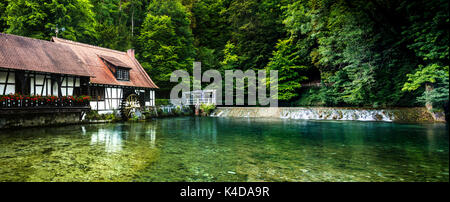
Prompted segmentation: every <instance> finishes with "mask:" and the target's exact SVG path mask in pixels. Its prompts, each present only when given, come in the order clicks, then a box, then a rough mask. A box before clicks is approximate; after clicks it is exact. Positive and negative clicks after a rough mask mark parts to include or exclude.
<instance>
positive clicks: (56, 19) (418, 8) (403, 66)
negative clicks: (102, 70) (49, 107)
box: [0, 0, 450, 109]
mask: <svg viewBox="0 0 450 202" xmlns="http://www.w3.org/2000/svg"><path fill="white" fill-rule="evenodd" d="M0 14H1V16H0V31H1V32H4V33H10V34H16V35H22V36H28V37H33V38H38V39H44V40H49V39H50V38H51V36H54V35H55V29H57V28H58V29H60V30H61V29H62V28H64V31H61V32H59V34H58V37H61V38H65V39H70V40H75V41H79V42H84V43H89V44H92V45H97V46H102V47H107V48H112V49H117V50H122V51H124V50H127V49H129V48H134V49H136V53H137V57H138V59H139V61H140V62H141V63H142V65H143V67H144V68H145V69H146V71H147V72H148V73H149V75H150V76H151V77H152V79H153V80H154V81H155V82H156V83H157V84H158V85H159V86H160V88H161V91H160V94H159V95H160V96H159V97H164V96H167V94H168V92H169V91H170V89H171V87H172V86H173V85H175V84H174V83H170V82H169V78H170V74H171V72H172V71H174V70H176V69H184V70H187V71H192V62H193V61H201V62H202V69H203V70H207V69H217V70H219V71H221V72H222V73H223V72H224V71H225V70H229V69H241V70H244V71H245V70H248V69H254V70H260V69H266V70H279V81H278V83H279V99H280V103H281V104H282V105H284V106H311V105H320V106H366V107H392V106H423V105H424V104H425V103H432V104H433V106H434V107H435V108H437V109H438V108H442V106H444V105H447V106H448V100H449V27H450V23H449V2H448V0H422V1H421V0H414V1H412V0H352V1H345V0H300V1H293V0H0Z"/></svg>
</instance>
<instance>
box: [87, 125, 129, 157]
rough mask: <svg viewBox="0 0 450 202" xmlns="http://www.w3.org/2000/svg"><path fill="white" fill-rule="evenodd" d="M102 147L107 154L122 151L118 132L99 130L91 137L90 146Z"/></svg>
mask: <svg viewBox="0 0 450 202" xmlns="http://www.w3.org/2000/svg"><path fill="white" fill-rule="evenodd" d="M98 144H100V145H104V146H105V150H106V151H107V152H117V151H121V150H122V137H121V135H120V132H119V131H115V130H109V129H101V128H99V129H98V131H97V132H94V133H92V135H91V145H98Z"/></svg>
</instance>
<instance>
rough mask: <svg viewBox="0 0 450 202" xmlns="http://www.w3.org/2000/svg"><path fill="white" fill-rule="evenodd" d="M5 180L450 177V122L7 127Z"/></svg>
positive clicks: (209, 120) (170, 121) (208, 120)
mask: <svg viewBox="0 0 450 202" xmlns="http://www.w3.org/2000/svg"><path fill="white" fill-rule="evenodd" d="M0 181H157V182H167V181H168V182H172V181H188V182H191V181H192V182H193V181H201V182H209V181H239V182H242V181H252V182H260V181H269V182H273V181H276V182H278V181H301V182H304V181H336V182H340V181H364V182H366V181H369V182H371V181H444V182H448V181H449V139H448V125H446V124H399V123H388V122H361V121H320V120H291V119H276V118H274V119H272V118H227V117H219V118H217V117H180V118H166V119H157V120H153V121H149V122H134V123H133V122H127V123H113V124H92V125H72V126H64V127H45V128H28V129H15V130H3V131H1V132H0Z"/></svg>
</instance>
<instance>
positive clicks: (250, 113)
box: [211, 107, 395, 122]
mask: <svg viewBox="0 0 450 202" xmlns="http://www.w3.org/2000/svg"><path fill="white" fill-rule="evenodd" d="M211 116H213V117H272V118H283V119H303V120H355V121H385V122H392V121H394V119H395V113H394V112H393V111H392V110H389V109H351V108H325V107H311V108H306V107H293V108H264V107H219V108H217V109H216V110H215V111H214V112H213V113H212V114H211Z"/></svg>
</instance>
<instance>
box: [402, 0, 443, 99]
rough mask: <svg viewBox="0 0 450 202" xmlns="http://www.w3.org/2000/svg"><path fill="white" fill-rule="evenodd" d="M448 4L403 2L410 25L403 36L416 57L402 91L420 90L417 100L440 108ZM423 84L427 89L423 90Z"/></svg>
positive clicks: (438, 2)
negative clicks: (420, 94) (417, 63)
mask: <svg viewBox="0 0 450 202" xmlns="http://www.w3.org/2000/svg"><path fill="white" fill-rule="evenodd" d="M448 6H449V4H448V1H439V0H437V1H426V2H412V3H409V4H406V3H404V4H403V7H404V9H405V10H406V11H409V12H408V14H409V18H408V20H409V22H410V25H409V26H408V27H407V28H406V29H405V30H404V31H403V33H402V34H403V36H404V37H405V40H407V41H408V42H409V43H410V44H409V45H408V48H409V49H411V50H413V51H414V53H415V54H416V56H417V57H418V58H419V61H420V62H419V65H418V66H417V67H416V68H415V70H414V71H415V72H414V73H411V74H408V75H407V76H408V81H407V82H405V84H404V86H403V90H404V91H418V90H420V91H422V92H423V94H422V96H420V97H418V101H420V102H422V103H429V104H432V105H433V106H435V107H437V108H441V107H443V106H444V104H446V103H448V100H449V90H448V89H449V65H448V64H449V45H448V44H449V30H448V27H449V26H450V23H449V12H448ZM424 85H427V87H428V88H427V89H425V90H424V89H423V88H421V87H423V86H424Z"/></svg>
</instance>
